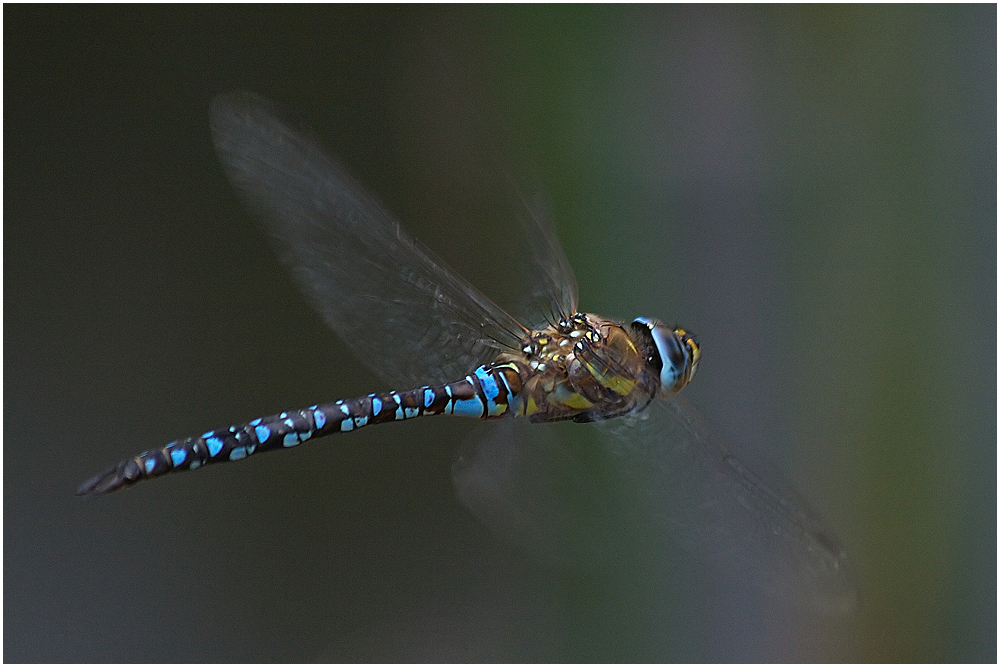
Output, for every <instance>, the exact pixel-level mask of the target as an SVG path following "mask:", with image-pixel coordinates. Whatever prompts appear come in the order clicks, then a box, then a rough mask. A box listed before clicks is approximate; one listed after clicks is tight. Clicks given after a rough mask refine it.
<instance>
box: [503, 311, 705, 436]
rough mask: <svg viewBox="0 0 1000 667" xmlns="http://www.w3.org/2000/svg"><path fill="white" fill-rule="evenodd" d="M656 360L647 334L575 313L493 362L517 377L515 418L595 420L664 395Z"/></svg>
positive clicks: (625, 410) (646, 403) (532, 334)
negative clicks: (518, 350) (509, 369)
mask: <svg viewBox="0 0 1000 667" xmlns="http://www.w3.org/2000/svg"><path fill="white" fill-rule="evenodd" d="M659 359H660V355H659V352H658V350H657V348H656V344H655V342H654V340H653V338H652V336H651V334H650V333H649V330H648V329H645V330H637V329H635V328H634V327H627V326H625V325H623V324H622V323H621V322H617V321H615V320H609V319H605V318H602V317H599V316H597V315H592V314H584V313H577V314H575V315H573V316H572V317H567V318H564V319H562V320H560V321H559V322H557V323H555V324H551V325H549V326H547V327H545V328H542V329H539V330H536V331H532V332H531V333H530V334H529V335H528V336H526V337H525V339H524V341H523V344H522V346H521V349H520V353H519V354H505V355H501V356H500V358H498V359H497V362H496V363H498V364H506V365H508V366H511V367H515V368H517V369H518V373H519V375H520V376H521V391H520V392H518V402H519V409H518V410H517V411H516V412H517V414H520V415H524V416H527V417H529V418H530V419H531V420H532V421H558V420H564V419H574V420H576V421H594V420H598V419H609V418H611V417H616V416H618V415H622V414H625V413H627V412H631V411H633V410H636V409H641V408H643V407H645V406H646V405H648V404H649V402H650V401H651V400H653V398H655V397H656V396H657V395H658V394H660V393H662V390H661V384H662V381H661V374H662V366H663V364H662V363H660V362H659ZM688 377H690V375H689V376H688Z"/></svg>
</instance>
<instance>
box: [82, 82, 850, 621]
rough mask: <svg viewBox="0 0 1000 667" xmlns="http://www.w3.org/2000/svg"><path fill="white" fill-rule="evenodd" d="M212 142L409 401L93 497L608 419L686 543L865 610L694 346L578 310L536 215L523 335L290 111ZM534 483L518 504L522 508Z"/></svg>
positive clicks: (300, 427) (249, 118)
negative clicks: (392, 426)
mask: <svg viewBox="0 0 1000 667" xmlns="http://www.w3.org/2000/svg"><path fill="white" fill-rule="evenodd" d="M211 129H212V136H213V140H214V143H215V147H216V150H217V152H218V155H219V158H220V160H221V162H222V163H223V165H224V167H225V169H226V172H227V175H228V177H229V179H230V181H231V183H232V184H233V186H234V187H235V189H236V190H237V191H238V192H239V194H240V195H241V197H242V199H243V200H244V202H245V203H246V204H247V205H248V207H249V208H250V209H251V210H252V211H253V212H255V213H256V214H258V216H259V217H260V218H261V219H262V220H263V222H264V225H265V228H266V229H267V231H268V232H269V234H270V235H271V236H272V237H274V239H275V240H276V242H277V244H278V246H279V248H280V253H281V256H282V260H283V262H284V263H285V264H286V266H287V267H288V268H289V269H290V271H291V273H292V275H293V276H294V277H295V278H296V280H297V281H298V284H299V286H300V288H301V289H302V291H303V292H304V293H305V295H306V296H307V298H308V299H309V301H310V302H311V304H312V305H313V307H314V308H315V309H316V310H317V311H318V312H319V313H320V314H321V315H322V316H323V318H324V320H325V321H326V323H327V324H328V325H329V326H330V327H331V328H332V329H333V330H334V331H335V332H336V333H337V334H338V335H339V336H340V337H341V338H342V339H343V340H344V342H345V343H346V344H347V345H348V347H349V348H351V349H352V351H353V352H354V353H355V354H356V355H357V356H358V357H359V358H360V359H361V360H362V361H363V362H364V363H366V364H367V365H368V366H369V367H370V368H371V369H372V370H374V371H375V372H376V373H377V374H379V375H380V376H381V377H382V378H384V379H385V380H386V381H388V382H391V383H393V385H394V386H397V387H398V389H396V390H393V391H386V392H382V393H372V394H369V395H367V396H363V397H360V398H352V399H346V400H338V401H336V402H333V403H324V404H316V405H311V406H309V407H306V408H303V409H298V410H289V411H285V412H281V413H278V414H275V415H271V416H268V417H262V418H258V419H254V420H253V421H250V422H247V423H243V424H237V425H233V426H228V427H224V428H219V429H214V430H210V431H207V432H205V433H202V434H201V435H196V436H192V437H188V438H184V439H181V440H176V441H174V442H171V443H169V444H167V445H165V446H163V447H159V448H155V449H150V450H147V451H144V452H142V453H141V454H138V455H136V456H133V457H131V458H128V459H124V460H122V461H121V462H119V463H117V464H115V465H113V466H111V467H109V468H107V469H106V470H103V471H101V472H100V473H98V474H97V475H95V476H94V477H92V478H91V479H89V480H87V481H86V482H84V483H83V484H82V485H80V487H79V488H78V489H77V494H80V495H88V496H95V495H102V494H106V493H109V492H112V491H114V490H117V489H120V488H123V487H126V486H130V485H133V484H135V483H137V482H140V481H142V480H145V479H149V478H152V477H159V476H161V475H165V474H167V473H170V472H177V471H184V470H195V469H197V468H200V467H202V466H205V465H208V464H213V463H220V462H228V461H237V460H242V459H245V458H247V457H249V456H251V455H253V454H256V453H259V452H263V451H268V450H273V449H287V448H292V447H296V446H298V445H300V444H302V443H305V442H307V441H311V440H314V439H316V438H320V437H324V436H329V435H333V434H337V433H340V434H343V433H346V432H349V431H354V430H357V429H360V428H363V427H365V426H371V425H375V424H382V423H387V422H394V421H405V420H409V419H415V418H418V417H423V416H431V415H440V414H453V415H459V416H465V417H473V418H477V419H482V420H499V421H501V422H502V425H501V427H500V428H499V429H497V430H495V432H494V433H493V434H492V435H490V436H489V437H488V438H487V439H486V441H487V442H488V443H493V444H496V443H500V442H501V441H503V440H505V439H509V440H515V439H517V437H516V436H515V435H514V434H512V433H511V432H510V429H512V428H517V429H520V428H521V427H520V426H517V424H522V423H540V422H560V421H574V422H598V423H600V424H601V425H602V426H604V428H603V429H602V433H605V434H607V437H609V438H611V439H613V440H615V441H617V442H619V443H621V444H622V446H623V448H624V449H626V450H628V451H629V452H630V454H629V456H631V458H632V459H633V460H635V461H637V462H638V466H639V467H642V468H644V469H645V472H644V473H643V474H644V475H645V476H646V477H647V484H648V485H649V486H651V487H653V488H658V489H659V491H661V492H662V493H663V494H665V495H670V496H672V497H673V498H674V499H680V500H681V502H679V503H676V507H677V508H678V509H676V511H673V512H666V513H664V515H663V516H662V517H660V520H661V521H662V522H663V524H664V525H665V526H668V527H669V529H670V530H674V529H676V531H677V533H678V536H679V540H680V541H682V542H683V541H685V540H687V539H689V538H691V539H693V541H695V542H699V543H704V542H706V541H711V540H716V541H718V540H717V537H712V536H718V535H719V534H721V533H725V532H727V531H728V532H730V533H732V532H734V531H735V532H738V533H747V534H748V535H750V536H751V537H750V538H747V537H746V536H737V537H727V538H725V539H723V540H722V541H720V542H719V544H722V545H724V546H727V547H733V545H742V544H744V543H745V542H746V540H747V539H750V540H751V541H753V540H756V541H757V542H759V543H763V544H766V545H767V546H766V548H765V551H767V552H769V553H770V552H774V553H773V554H772V555H768V556H766V557H767V558H768V559H771V560H773V561H774V563H776V564H777V566H776V567H771V568H770V569H771V570H774V572H773V573H772V574H773V577H772V578H775V579H778V580H782V581H790V583H789V584H788V585H789V586H790V587H792V588H795V589H799V588H803V587H805V588H809V589H810V590H813V589H814V590H815V591H818V593H816V594H810V596H811V597H813V598H816V597H817V596H820V597H822V598H823V599H824V601H825V602H824V604H826V605H828V606H832V607H836V606H838V605H839V606H844V605H845V604H849V603H851V601H852V600H853V584H852V583H851V576H850V573H849V568H848V560H847V556H846V553H845V552H844V550H843V549H842V547H840V545H839V543H838V542H837V540H836V538H835V537H833V535H832V533H831V532H830V531H829V530H828V529H826V528H825V526H823V524H822V522H820V521H819V520H818V519H816V518H815V516H814V515H812V513H811V512H810V511H809V510H808V509H806V508H805V505H804V504H803V503H802V502H800V501H798V500H796V499H795V498H794V495H788V494H782V493H778V492H777V491H775V490H774V489H773V488H772V486H770V485H769V484H768V483H766V482H764V481H763V480H761V479H759V478H758V477H756V476H755V475H754V474H753V473H751V472H750V471H749V470H748V469H747V468H746V467H745V466H744V465H743V464H742V463H740V462H739V461H738V460H737V459H736V458H735V457H733V456H732V455H731V454H730V453H729V452H728V450H727V449H726V448H725V447H724V446H723V445H721V444H720V443H719V442H718V440H717V439H716V438H715V437H714V436H712V435H711V434H710V433H709V431H708V430H707V429H706V428H705V427H704V426H703V425H702V424H701V422H700V420H699V419H698V418H697V417H694V416H693V412H692V411H691V410H690V409H688V408H686V407H685V406H684V405H683V404H682V403H679V402H676V401H674V400H672V399H671V397H673V396H674V395H675V394H677V392H679V391H680V390H681V389H683V387H684V386H685V385H687V384H688V383H689V382H690V381H691V379H692V377H693V376H694V374H695V372H696V370H697V367H698V362H699V358H700V353H701V348H700V346H699V343H698V341H697V339H696V337H695V336H694V335H693V334H691V333H690V332H688V331H686V330H684V329H683V328H680V327H669V326H666V325H664V324H663V323H662V322H660V321H659V320H656V319H652V318H646V317H640V318H637V319H635V320H633V321H632V322H630V323H623V322H619V321H616V320H613V319H608V318H604V317H600V316H597V315H593V314H588V313H583V312H580V311H579V309H578V304H577V288H576V280H575V277H574V275H573V271H572V268H571V267H570V265H569V262H568V260H567V259H566V257H565V255H564V253H563V251H562V249H561V247H560V245H559V243H558V241H557V240H556V237H555V234H554V232H553V231H552V230H551V229H550V228H549V227H548V226H546V225H545V224H543V223H542V221H541V220H539V219H538V218H537V216H532V215H528V216H526V217H525V221H526V222H527V224H526V230H527V234H526V236H527V238H526V241H527V244H528V249H529V252H530V255H531V258H530V260H531V262H532V264H533V268H534V272H533V276H534V278H535V284H534V285H533V286H532V294H531V295H530V296H531V297H532V299H533V300H534V302H535V306H536V307H537V308H538V310H539V312H543V313H545V314H546V316H545V321H541V322H521V321H519V320H518V319H516V318H515V317H513V316H511V315H509V314H508V313H507V312H505V311H504V310H503V309H502V308H500V307H499V306H497V305H496V304H495V303H494V302H493V301H491V300H490V299H489V298H488V297H486V296H485V295H484V294H483V293H481V292H480V291H479V290H477V289H476V288H475V287H473V286H472V285H471V284H469V283H468V282H467V281H466V280H464V279H463V278H462V277H460V276H459V275H458V274H457V273H455V272H454V271H452V270H451V269H449V268H448V267H447V266H446V265H445V264H444V262H442V261H441V260H440V259H439V258H437V257H436V256H435V255H434V253H433V252H431V251H430V250H429V249H428V248H426V247H425V246H424V245H423V244H422V243H420V242H419V241H418V240H416V239H415V238H414V237H412V236H411V235H410V234H409V233H408V232H407V231H406V230H405V229H404V228H403V226H402V225H401V224H400V223H399V222H398V221H397V219H396V218H395V217H394V216H393V215H392V214H391V213H390V212H389V211H388V210H387V208H386V207H385V206H384V205H383V204H381V203H380V202H379V201H378V200H377V199H376V198H375V197H374V196H372V195H371V194H369V192H368V191H367V190H366V189H365V188H364V187H363V186H362V185H361V184H360V183H359V182H358V181H356V180H355V179H354V178H353V177H352V176H351V175H350V174H349V173H348V171H347V170H346V169H345V168H344V167H343V166H341V164H340V163H339V162H338V161H337V160H336V159H335V158H333V157H332V156H331V155H330V154H329V153H328V152H326V151H325V150H324V149H323V148H322V147H321V144H320V142H319V141H318V140H317V139H316V138H315V137H314V136H313V134H312V133H311V132H310V131H309V130H308V129H306V128H304V127H302V126H301V125H300V124H299V123H298V122H297V121H295V120H293V119H292V118H291V117H290V116H289V115H288V114H286V113H285V112H284V111H283V110H282V109H281V108H280V107H278V106H277V105H276V104H274V103H272V102H270V101H269V100H266V99H264V98H262V97H259V96H257V95H254V94H252V93H246V92H232V93H226V94H222V95H219V96H218V97H216V98H215V99H214V100H213V102H212V105H211ZM525 430H527V429H525ZM524 442H528V440H524ZM529 456H530V455H529ZM668 470H670V471H672V472H670V473H667V472H666V471H668ZM508 472H510V471H508ZM692 473H694V474H692ZM482 474H483V472H482V470H481V469H479V468H477V467H476V464H475V463H472V464H470V463H469V462H468V461H466V462H465V463H464V464H462V465H459V466H458V468H457V471H456V483H457V485H458V487H459V495H460V497H462V499H463V501H464V502H466V504H467V505H468V506H469V507H470V509H472V511H473V512H474V513H476V514H477V515H479V516H480V518H482V519H483V520H484V521H486V522H487V523H492V524H497V523H498V521H496V520H494V519H496V516H492V517H491V516H490V513H491V512H493V511H494V508H493V507H492V504H493V501H496V500H497V498H496V497H495V496H493V495H491V494H494V493H495V492H496V489H497V486H496V480H492V481H491V482H489V483H487V484H485V485H483V484H481V481H482V480H481V477H482ZM556 474H558V473H556ZM671 475H672V481H668V480H667V477H668V476H671ZM519 485H523V483H522V482H515V483H514V485H513V486H508V490H509V491H510V490H512V489H513V490H514V491H513V493H514V494H515V495H517V491H516V489H517V487H518V486H519ZM685 495H686V496H689V497H687V498H681V496H685ZM504 502H506V503H507V504H509V505H510V506H511V507H510V508H508V509H510V511H515V512H523V513H530V512H532V511H533V509H532V508H531V507H529V506H528V505H530V503H528V502H527V501H525V500H524V499H517V498H515V499H513V500H511V499H510V498H508V499H507V500H506V501H504ZM501 504H502V503H501ZM654 504H656V505H657V506H658V507H659V506H660V503H659V501H654ZM504 511H506V510H504ZM658 511H659V510H658ZM508 514H509V512H508ZM741 548H742V547H737V548H736V550H737V551H739V550H740V549H741ZM739 558H742V556H738V557H737V559H739ZM845 601H846V602H845Z"/></svg>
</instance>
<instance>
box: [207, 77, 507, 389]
mask: <svg viewBox="0 0 1000 667" xmlns="http://www.w3.org/2000/svg"><path fill="white" fill-rule="evenodd" d="M211 127H212V137H213V140H214V142H215V147H216V151H217V152H218V155H219V158H220V160H221V161H222V164H223V165H224V166H225V168H226V173H227V175H228V177H229V180H230V181H231V182H232V184H233V186H234V187H235V188H236V190H237V191H238V192H239V193H240V195H241V197H242V198H243V200H244V202H245V203H246V204H247V205H248V206H249V208H250V209H251V210H253V211H254V212H255V213H257V214H258V215H259V216H260V218H261V219H262V220H263V222H264V226H265V227H266V229H267V230H268V232H269V233H270V235H271V236H272V237H273V238H274V239H275V241H276V243H277V246H278V248H279V252H280V255H281V259H282V261H283V262H284V263H285V264H286V266H287V267H288V268H289V270H290V271H291V273H292V275H293V276H294V277H295V279H296V281H297V282H298V284H299V286H300V288H301V289H302V291H303V292H304V293H305V295H306V296H307V298H308V299H309V301H310V303H311V304H312V306H313V307H314V308H315V309H316V310H317V311H318V312H319V313H320V314H321V315H322V316H323V318H324V320H325V321H326V323H327V324H328V325H329V326H330V327H331V328H332V329H333V330H334V331H336V332H337V333H338V334H339V335H340V337H341V338H342V339H343V340H344V342H345V343H346V344H347V345H348V347H350V348H351V350H352V351H353V352H354V353H355V354H356V355H357V356H358V358H359V359H361V360H362V361H363V362H364V363H365V364H367V365H368V366H369V367H370V368H371V369H372V370H374V371H375V372H376V373H378V374H379V375H380V376H381V377H382V378H383V379H385V380H386V381H387V382H389V383H391V384H393V385H396V386H416V385H419V384H423V383H441V382H445V381H449V380H454V379H455V378H459V377H462V376H463V375H465V374H466V373H468V372H469V371H470V370H472V369H473V368H475V367H476V366H477V365H479V364H481V363H483V362H485V361H486V360H488V359H489V358H491V357H493V356H494V355H495V354H496V353H497V352H498V351H499V350H502V349H513V348H517V347H518V341H519V340H520V337H521V335H522V333H523V328H522V327H521V325H519V324H518V323H517V322H516V321H515V320H514V319H513V318H512V317H510V316H509V315H507V314H506V313H505V312H504V311H503V310H501V309H500V308H499V307H498V306H496V305H495V304H493V302H492V301H490V300H489V299H488V298H487V297H486V296H484V295H483V294H482V293H480V292H479V291H478V290H477V289H476V288H474V287H473V286H472V285H470V284H469V283H468V282H466V281H465V280H464V279H462V278H461V277H459V276H458V275H457V274H455V273H454V272H453V271H451V270H450V269H448V268H447V267H446V266H445V265H444V263H443V262H442V261H441V260H439V259H438V258H437V257H435V256H434V254H433V253H432V252H431V251H430V250H428V249H427V248H426V247H425V246H424V245H423V244H421V243H420V242H419V241H417V240H416V239H414V238H413V237H412V236H410V234H409V233H408V232H407V231H406V230H405V229H403V227H402V225H401V224H400V223H399V221H398V220H397V219H396V218H395V217H393V215H392V214H391V213H389V211H388V210H387V209H386V208H385V206H383V205H382V204H381V203H380V202H379V201H378V200H377V199H376V198H375V197H374V196H372V195H371V194H370V193H369V192H368V191H367V190H365V188H364V187H363V186H362V185H361V184H360V183H359V182H358V181H356V180H355V179H354V178H353V177H351V176H350V175H349V174H348V173H347V171H346V170H345V169H344V168H343V167H342V166H341V165H340V164H339V163H338V162H337V161H336V159H334V158H333V157H332V156H330V155H329V154H328V153H327V152H325V151H324V150H323V149H322V148H321V146H320V144H319V142H318V141H317V140H316V138H315V137H313V136H312V134H311V133H309V132H308V131H307V130H305V129H303V128H301V126H299V124H298V123H297V122H296V121H294V120H293V119H291V118H290V117H289V116H288V115H287V114H286V113H285V112H284V111H282V110H281V109H280V108H279V107H278V106H276V105H275V104H274V103H272V102H270V101H268V100H266V99H264V98H261V97H259V96H256V95H254V94H252V93H245V92H233V93H226V94H223V95H219V96H218V97H216V98H215V99H214V100H213V101H212V108H211Z"/></svg>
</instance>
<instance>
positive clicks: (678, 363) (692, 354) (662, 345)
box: [632, 317, 701, 396]
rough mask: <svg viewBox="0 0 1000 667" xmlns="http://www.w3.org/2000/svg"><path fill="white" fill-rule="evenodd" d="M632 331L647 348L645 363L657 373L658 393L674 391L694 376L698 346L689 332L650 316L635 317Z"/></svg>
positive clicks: (698, 352)
mask: <svg viewBox="0 0 1000 667" xmlns="http://www.w3.org/2000/svg"><path fill="white" fill-rule="evenodd" d="M632 330H633V331H634V332H635V333H636V335H637V336H639V337H640V338H641V339H642V340H643V341H644V342H645V347H646V349H647V350H648V353H647V358H646V363H647V364H648V365H649V367H650V370H652V371H654V372H656V373H658V374H659V376H660V394H661V395H663V396H669V395H671V394H676V393H677V392H678V391H680V390H681V389H683V388H684V386H685V385H686V384H687V383H688V382H690V381H691V378H693V377H694V372H695V371H696V370H698V359H700V358H701V346H699V345H698V339H697V338H696V337H695V335H694V334H693V333H691V332H690V331H685V330H684V329H681V328H680V327H673V328H671V327H668V326H667V325H665V324H664V323H663V322H661V321H659V320H657V319H653V318H652V317H637V318H636V319H635V320H633V321H632Z"/></svg>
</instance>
